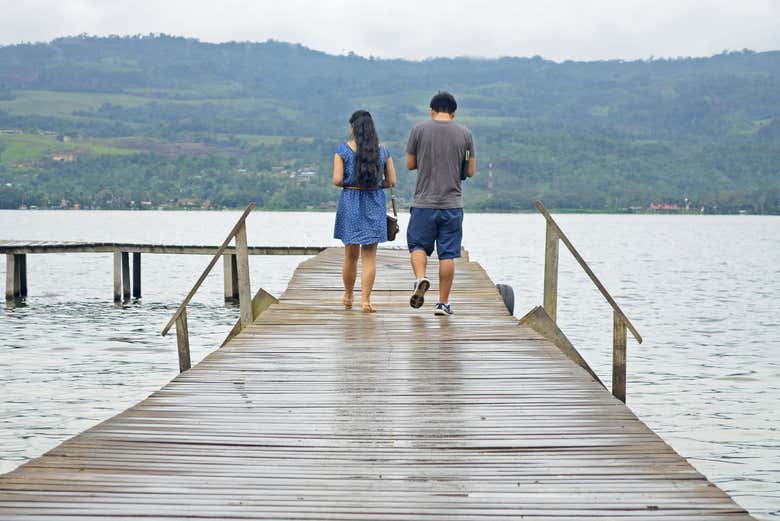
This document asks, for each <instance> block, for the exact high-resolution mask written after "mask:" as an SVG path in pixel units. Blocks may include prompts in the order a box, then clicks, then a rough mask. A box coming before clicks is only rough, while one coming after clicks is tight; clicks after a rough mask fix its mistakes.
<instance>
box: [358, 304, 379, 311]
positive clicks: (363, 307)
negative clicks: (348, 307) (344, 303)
mask: <svg viewBox="0 0 780 521" xmlns="http://www.w3.org/2000/svg"><path fill="white" fill-rule="evenodd" d="M360 309H361V311H363V313H376V308H375V307H374V306H372V305H371V304H361V306H360Z"/></svg>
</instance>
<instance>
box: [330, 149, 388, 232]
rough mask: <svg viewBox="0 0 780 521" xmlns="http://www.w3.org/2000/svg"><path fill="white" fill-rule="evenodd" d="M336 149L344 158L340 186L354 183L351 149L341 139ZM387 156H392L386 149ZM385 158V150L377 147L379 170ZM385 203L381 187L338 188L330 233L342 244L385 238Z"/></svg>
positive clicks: (353, 184) (354, 175)
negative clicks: (342, 182)
mask: <svg viewBox="0 0 780 521" xmlns="http://www.w3.org/2000/svg"><path fill="white" fill-rule="evenodd" d="M336 153H337V154H338V155H339V156H340V157H341V159H342V160H343V161H344V186H357V175H356V174H355V152H353V151H352V149H351V148H350V147H349V145H348V144H346V143H342V144H340V145H339V146H338V147H337V148H336ZM387 157H392V156H391V155H390V151H389V150H388V152H387ZM385 162H386V158H385V150H384V147H381V148H380V150H379V164H380V165H379V166H380V170H381V171H384V167H385ZM380 186H381V185H380ZM386 205H387V203H386V200H385V192H384V190H382V188H381V187H379V188H377V189H375V190H350V189H344V190H342V191H341V195H340V196H339V204H338V208H337V209H336V226H335V229H334V231H333V237H335V238H336V239H341V241H342V242H343V243H344V244H374V243H377V242H384V241H386V240H387V217H386V215H387V213H386V212H387V211H386V207H387V206H386Z"/></svg>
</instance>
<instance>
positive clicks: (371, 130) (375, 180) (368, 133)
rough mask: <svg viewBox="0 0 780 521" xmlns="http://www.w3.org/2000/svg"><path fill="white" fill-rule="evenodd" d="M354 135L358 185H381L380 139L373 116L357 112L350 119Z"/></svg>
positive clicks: (367, 186)
mask: <svg viewBox="0 0 780 521" xmlns="http://www.w3.org/2000/svg"><path fill="white" fill-rule="evenodd" d="M349 124H350V125H351V126H352V134H353V136H354V137H355V143H357V152H356V153H355V174H356V175H357V184H358V186H360V187H364V188H375V187H376V186H377V185H379V178H380V176H381V175H382V173H381V172H380V170H379V137H378V136H377V135H376V127H374V120H373V119H372V118H371V114H369V113H368V111H366V110H356V111H355V112H354V113H353V114H352V116H351V117H350V118H349Z"/></svg>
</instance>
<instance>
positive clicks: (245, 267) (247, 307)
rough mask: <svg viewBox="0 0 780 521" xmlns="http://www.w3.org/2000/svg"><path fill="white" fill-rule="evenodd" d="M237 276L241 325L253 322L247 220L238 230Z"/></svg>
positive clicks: (244, 325)
mask: <svg viewBox="0 0 780 521" xmlns="http://www.w3.org/2000/svg"><path fill="white" fill-rule="evenodd" d="M235 272H236V276H237V278H238V305H239V307H240V315H241V318H240V320H239V322H240V323H241V327H242V328H245V327H247V326H249V325H250V324H252V321H253V320H254V317H253V316H252V287H251V284H250V281H249V256H248V255H247V239H246V221H243V222H242V223H241V225H240V226H239V227H238V230H236V270H235Z"/></svg>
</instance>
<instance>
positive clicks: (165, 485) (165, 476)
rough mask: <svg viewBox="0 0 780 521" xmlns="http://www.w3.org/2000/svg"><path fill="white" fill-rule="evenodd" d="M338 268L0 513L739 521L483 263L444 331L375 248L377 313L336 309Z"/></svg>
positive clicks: (9, 497)
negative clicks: (517, 310)
mask: <svg viewBox="0 0 780 521" xmlns="http://www.w3.org/2000/svg"><path fill="white" fill-rule="evenodd" d="M340 265H341V251H340V250H337V249H335V250H326V251H325V252H323V253H321V254H320V255H318V256H317V257H314V258H312V259H310V260H308V261H306V262H304V263H303V264H301V266H300V267H299V268H298V270H297V271H296V272H295V275H294V277H293V279H292V281H291V283H290V286H289V288H288V290H287V291H286V292H285V293H284V295H283V296H282V297H281V299H280V300H281V301H280V303H279V304H277V305H274V306H272V307H271V308H270V309H269V310H268V311H266V312H265V313H264V314H262V315H261V316H260V317H259V318H258V319H257V320H256V322H255V323H254V324H253V325H251V326H250V327H249V328H248V329H245V330H244V331H243V332H241V334H240V335H239V336H238V337H236V338H234V339H233V340H231V341H230V342H229V343H228V344H227V345H226V346H225V347H224V348H222V349H220V350H218V351H216V352H214V353H212V354H211V355H210V356H208V357H207V358H206V359H205V360H203V361H202V362H201V363H200V364H198V365H197V366H195V367H193V368H192V369H191V370H190V371H188V372H186V373H183V374H181V375H179V376H178V377H177V378H176V379H175V380H173V381H172V382H171V383H170V384H168V385H166V386H165V387H164V388H163V389H161V390H160V391H158V392H156V393H154V394H153V395H152V396H150V397H149V398H147V399H146V400H144V401H143V402H141V403H139V404H138V405H136V406H134V407H132V408H130V409H128V410H127V411H125V412H124V413H122V414H119V415H117V416H116V417H114V418H111V419H110V420H107V421H105V422H103V423H102V424H100V425H98V426H96V427H94V428H92V429H90V430H88V431H86V432H84V433H83V434H81V435H79V436H76V437H75V438H73V439H71V440H69V441H67V442H65V443H63V444H62V445H60V446H59V447H57V448H55V449H53V450H52V451H50V452H49V453H48V454H46V455H45V456H43V457H41V458H38V459H36V460H33V461H31V462H29V463H27V464H26V465H23V466H22V467H20V468H19V469H17V470H16V471H14V472H12V473H10V474H7V475H5V476H3V477H0V519H3V520H5V519H35V520H43V519H68V517H66V516H75V517H77V518H79V519H108V518H111V519H136V518H137V517H140V516H143V518H144V519H166V520H170V519H191V518H205V519H329V520H342V519H343V520H364V519H367V520H402V519H403V520H409V519H428V520H465V519H478V520H479V519H484V520H487V519H496V518H513V519H515V518H520V517H521V516H527V517H528V518H533V519H561V520H564V519H571V520H574V519H578V520H582V519H602V518H605V519H606V518H609V519H627V518H630V519H678V520H681V519H696V520H700V521H703V520H737V519H739V520H743V519H744V520H747V519H752V518H751V517H750V516H749V515H747V514H746V513H745V512H744V510H743V509H741V508H740V507H739V506H737V505H736V504H735V503H734V502H733V501H732V500H731V499H730V498H729V497H728V496H727V495H726V494H724V493H723V492H722V491H720V490H719V489H718V488H716V487H715V486H714V485H712V484H710V483H709V482H708V481H707V480H706V479H705V478H704V477H703V476H702V475H700V474H699V473H697V472H696V471H695V470H694V469H693V468H692V467H691V466H690V465H689V464H688V463H687V462H685V461H684V460H683V459H682V458H681V457H680V456H679V455H677V454H676V453H675V452H674V451H673V450H672V449H671V448H670V447H669V446H668V445H667V444H665V443H664V442H663V441H662V440H661V439H660V438H659V437H658V436H657V435H655V434H654V433H653V432H652V431H650V430H649V429H648V428H647V427H646V426H645V425H644V424H643V423H642V422H640V421H639V420H638V419H637V418H636V417H635V416H634V415H633V414H632V413H631V411H630V410H629V409H627V408H626V407H625V406H624V405H623V403H621V402H620V401H619V400H617V399H616V398H614V397H612V396H611V395H610V394H609V392H608V391H606V390H605V389H604V388H603V387H601V386H600V385H599V384H598V383H596V382H595V381H594V380H593V379H592V377H591V376H589V375H588V374H587V373H586V372H585V371H584V370H583V369H581V368H580V367H578V366H577V365H575V364H574V363H572V362H570V361H569V359H568V358H566V357H565V356H564V355H562V354H561V353H560V352H559V351H558V350H557V348H555V347H554V346H553V345H552V344H551V343H549V342H548V341H546V340H544V339H543V338H541V337H540V336H539V335H537V334H536V333H534V332H533V331H532V330H530V329H528V328H525V327H522V326H518V325H517V320H516V319H514V318H513V317H511V316H509V314H508V313H507V310H506V308H505V307H504V305H503V303H502V301H501V299H500V297H499V295H498V293H497V292H496V290H495V289H494V287H493V284H492V282H491V281H490V280H489V278H488V276H487V275H486V273H485V272H484V270H482V268H481V267H480V266H479V265H477V264H475V263H469V262H467V261H465V260H461V261H458V273H457V279H456V287H455V289H456V292H455V296H454V298H453V303H454V307H455V311H456V313H457V315H455V316H453V317H435V316H433V314H432V313H431V307H430V306H428V305H426V306H425V307H424V308H423V309H422V310H412V309H411V308H410V307H409V306H408V292H409V281H410V273H409V268H408V265H407V256H406V255H405V254H403V253H402V252H397V251H382V250H380V252H379V270H378V273H379V276H378V278H377V291H376V293H375V296H374V299H373V300H374V302H375V304H376V305H377V307H378V308H379V309H380V312H379V313H377V314H376V315H366V314H363V313H361V312H360V311H357V310H353V311H344V310H343V309H341V307H340V305H339V303H340V298H341V291H340V287H341V274H340ZM435 269H436V266H435V264H433V265H432V266H431V273H432V274H433V273H435ZM518 289H519V290H520V291H522V288H518ZM434 290H435V286H434ZM428 300H429V301H435V292H432V293H429V299H428ZM172 356H173V350H172Z"/></svg>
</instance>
